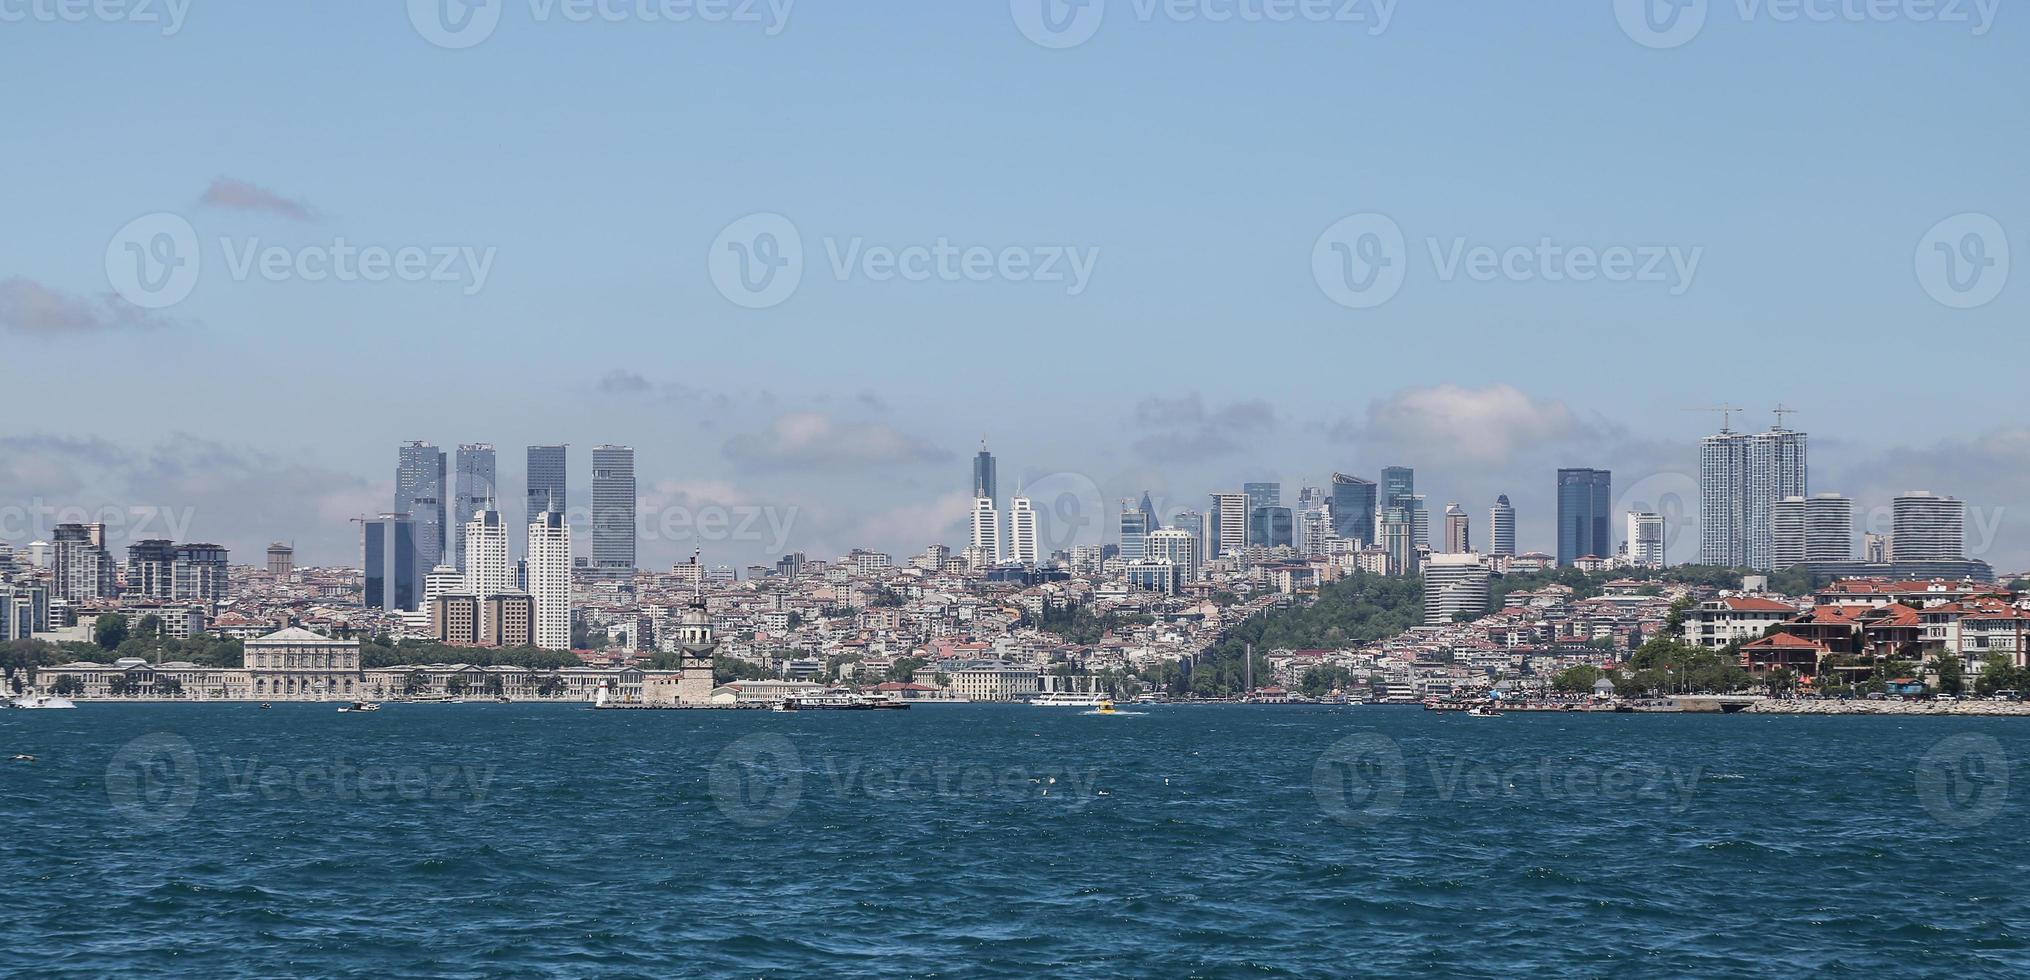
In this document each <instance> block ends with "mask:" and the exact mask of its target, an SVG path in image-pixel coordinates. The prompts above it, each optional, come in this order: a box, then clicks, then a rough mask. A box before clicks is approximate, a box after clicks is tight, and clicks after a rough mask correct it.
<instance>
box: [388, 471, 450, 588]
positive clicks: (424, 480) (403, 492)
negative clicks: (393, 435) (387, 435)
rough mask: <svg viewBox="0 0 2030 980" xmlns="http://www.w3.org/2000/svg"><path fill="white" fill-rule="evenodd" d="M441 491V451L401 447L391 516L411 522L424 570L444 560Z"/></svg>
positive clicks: (442, 474) (417, 553)
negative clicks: (413, 524) (402, 516)
mask: <svg viewBox="0 0 2030 980" xmlns="http://www.w3.org/2000/svg"><path fill="white" fill-rule="evenodd" d="M444 491H445V487H444V452H443V451H442V450H440V449H438V448H437V447H436V446H433V445H431V444H429V443H427V442H412V443H409V444H408V445H405V446H403V447H402V450H401V454H400V457H399V461H398V463H397V465H396V467H395V510H394V513H397V514H407V515H409V519H410V520H411V521H413V522H414V523H415V535H416V560H417V561H418V562H420V563H422V566H423V567H424V568H426V569H427V568H435V567H437V566H438V565H439V564H442V563H443V561H444V558H445V553H444V545H445V528H444V501H445V498H444ZM410 608H411V610H412V611H413V609H414V607H410Z"/></svg>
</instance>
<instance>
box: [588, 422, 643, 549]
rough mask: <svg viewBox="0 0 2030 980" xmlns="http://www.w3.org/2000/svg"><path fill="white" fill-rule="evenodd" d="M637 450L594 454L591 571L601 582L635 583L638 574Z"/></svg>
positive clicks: (613, 448)
mask: <svg viewBox="0 0 2030 980" xmlns="http://www.w3.org/2000/svg"><path fill="white" fill-rule="evenodd" d="M635 499H636V498H635V482H634V450H633V449H632V448H630V447H628V446H598V447H595V448H594V449H593V450H592V570H593V571H594V572H595V573H596V574H598V575H599V576H601V577H602V578H609V579H616V580H621V581H632V580H633V579H634V570H635V561H634V559H635V556H634V545H635V510H634V508H635Z"/></svg>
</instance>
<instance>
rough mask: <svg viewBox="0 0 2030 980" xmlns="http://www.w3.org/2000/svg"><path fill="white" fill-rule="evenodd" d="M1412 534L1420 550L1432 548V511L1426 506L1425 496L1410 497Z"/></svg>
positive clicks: (1415, 494)
mask: <svg viewBox="0 0 2030 980" xmlns="http://www.w3.org/2000/svg"><path fill="white" fill-rule="evenodd" d="M1410 533H1411V535H1412V536H1414V537H1415V538H1416V544H1417V547H1418V548H1419V549H1420V550H1429V549H1430V547H1431V511H1430V508H1428V507H1426V506H1425V505H1424V495H1423V494H1421V493H1413V494H1411V495H1410Z"/></svg>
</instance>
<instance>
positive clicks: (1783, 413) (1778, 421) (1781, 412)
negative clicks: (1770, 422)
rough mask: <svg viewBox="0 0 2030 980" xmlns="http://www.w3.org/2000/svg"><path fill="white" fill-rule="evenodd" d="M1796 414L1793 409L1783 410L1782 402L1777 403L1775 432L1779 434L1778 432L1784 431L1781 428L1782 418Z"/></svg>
mask: <svg viewBox="0 0 2030 980" xmlns="http://www.w3.org/2000/svg"><path fill="white" fill-rule="evenodd" d="M1796 414H1797V409H1795V408H1785V407H1784V405H1783V403H1782V402H1778V403H1777V404H1776V428H1777V431H1779V432H1780V431H1784V426H1783V417H1784V416H1786V415H1796Z"/></svg>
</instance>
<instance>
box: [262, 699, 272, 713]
mask: <svg viewBox="0 0 2030 980" xmlns="http://www.w3.org/2000/svg"><path fill="white" fill-rule="evenodd" d="M272 707H274V705H272V704H269V703H268V702H266V701H263V702H261V710H262V711H266V710H268V709H269V708H272Z"/></svg>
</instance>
